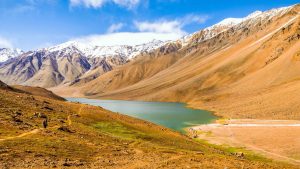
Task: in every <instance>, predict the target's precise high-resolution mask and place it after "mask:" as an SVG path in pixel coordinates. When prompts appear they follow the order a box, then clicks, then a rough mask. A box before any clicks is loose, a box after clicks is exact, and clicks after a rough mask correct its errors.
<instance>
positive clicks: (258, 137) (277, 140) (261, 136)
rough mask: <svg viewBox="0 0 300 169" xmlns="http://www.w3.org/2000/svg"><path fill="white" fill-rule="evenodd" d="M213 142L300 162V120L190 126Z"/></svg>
mask: <svg viewBox="0 0 300 169" xmlns="http://www.w3.org/2000/svg"><path fill="white" fill-rule="evenodd" d="M188 132H189V134H190V135H192V136H193V137H196V138H199V139H204V140H207V141H208V142H210V143H212V144H218V145H228V146H234V147H243V148H246V149H249V150H253V151H254V152H256V153H259V154H262V155H264V156H266V157H270V158H273V159H276V160H282V161H287V162H291V163H294V164H299V165H300V121H297V120H252V119H232V120H219V121H217V122H216V123H213V124H207V125H200V126H195V127H192V128H189V129H188Z"/></svg>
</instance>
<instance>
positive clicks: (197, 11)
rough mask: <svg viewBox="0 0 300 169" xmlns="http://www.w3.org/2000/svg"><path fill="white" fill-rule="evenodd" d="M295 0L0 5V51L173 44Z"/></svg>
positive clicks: (29, 0) (10, 1)
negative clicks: (79, 44)
mask: <svg viewBox="0 0 300 169" xmlns="http://www.w3.org/2000/svg"><path fill="white" fill-rule="evenodd" d="M298 1H299V0H264V1H262V0H230V1H229V0H209V1H207V0H0V47H17V48H21V49H23V50H30V49H36V48H41V47H47V46H51V45H56V44H59V43H63V42H66V41H68V40H81V41H83V42H88V41H92V42H95V43H97V44H99V45H115V44H137V43H142V42H146V41H150V40H151V39H162V40H165V39H177V38H179V37H181V36H183V35H186V34H188V33H192V32H195V31H197V30H199V29H201V28H204V27H207V26H210V25H212V24H215V23H217V22H219V21H221V20H222V19H224V18H227V17H236V18H238V17H245V16H246V15H248V14H250V13H251V12H254V11H256V10H262V11H264V10H268V9H272V8H278V7H283V6H289V5H293V4H296V3H299V2H298Z"/></svg>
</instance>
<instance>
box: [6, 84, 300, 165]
mask: <svg viewBox="0 0 300 169" xmlns="http://www.w3.org/2000/svg"><path fill="white" fill-rule="evenodd" d="M45 118H47V119H48V126H47V128H46V129H44V128H42V122H43V121H44V120H45ZM0 119H1V123H0V149H1V152H0V167H1V168H49V167H51V168H53V167H55V168H64V167H69V168H99V167H100V168H102V167H103V168H175V167H176V168H178V167H180V168H185V167H187V166H188V167H190V168H220V167H221V168H223V167H228V168H241V167H244V168H278V169H279V168H296V167H295V166H291V165H287V164H281V163H275V162H272V161H269V160H266V159H263V158H258V157H256V156H253V155H251V153H249V152H248V153H246V155H245V157H242V158H241V157H237V156H236V155H234V153H230V152H232V150H230V151H229V150H226V149H220V148H213V147H211V146H210V145H207V144H200V143H197V142H195V141H193V140H191V139H189V138H188V137H186V136H183V135H181V134H179V133H176V132H173V131H171V130H169V129H166V128H163V127H159V126H156V125H154V124H151V123H149V122H145V121H141V120H137V119H134V118H130V117H127V116H124V115H120V114H116V113H112V112H109V111H106V110H104V109H102V108H100V107H94V106H88V105H83V104H75V103H68V102H62V101H58V100H52V99H48V98H45V97H40V96H33V95H28V94H26V93H16V92H11V91H7V90H6V91H5V90H2V89H0Z"/></svg>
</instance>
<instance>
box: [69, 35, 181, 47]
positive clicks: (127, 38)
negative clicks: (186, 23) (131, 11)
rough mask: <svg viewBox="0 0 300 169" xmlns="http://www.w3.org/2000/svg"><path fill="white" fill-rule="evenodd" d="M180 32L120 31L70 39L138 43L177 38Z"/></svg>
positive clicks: (92, 42) (108, 43) (113, 43)
mask: <svg viewBox="0 0 300 169" xmlns="http://www.w3.org/2000/svg"><path fill="white" fill-rule="evenodd" d="M181 37H182V34H177V33H157V32H121V33H109V34H104V35H90V36H85V37H80V38H76V39H72V40H73V41H78V42H82V43H86V44H91V45H98V46H113V45H138V44H142V43H147V42H150V41H152V40H154V39H155V40H162V41H166V40H177V39H179V38H181Z"/></svg>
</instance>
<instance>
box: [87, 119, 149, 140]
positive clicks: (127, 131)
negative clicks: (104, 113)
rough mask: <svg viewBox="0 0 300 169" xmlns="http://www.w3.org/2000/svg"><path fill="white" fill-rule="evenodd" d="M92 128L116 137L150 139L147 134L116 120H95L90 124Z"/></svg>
mask: <svg viewBox="0 0 300 169" xmlns="http://www.w3.org/2000/svg"><path fill="white" fill-rule="evenodd" d="M92 126H93V128H95V129H97V130H98V131H100V132H102V133H105V134H108V135H110V136H113V137H118V138H121V139H129V140H132V139H143V140H150V139H151V137H149V136H147V134H145V133H143V132H140V131H137V130H134V129H131V128H128V127H126V126H124V125H122V124H120V123H116V122H97V123H96V124H93V125H92Z"/></svg>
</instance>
